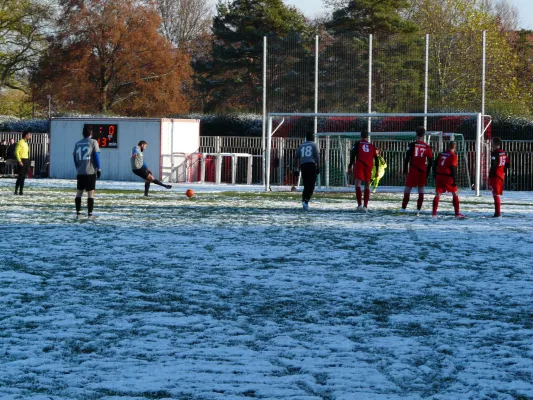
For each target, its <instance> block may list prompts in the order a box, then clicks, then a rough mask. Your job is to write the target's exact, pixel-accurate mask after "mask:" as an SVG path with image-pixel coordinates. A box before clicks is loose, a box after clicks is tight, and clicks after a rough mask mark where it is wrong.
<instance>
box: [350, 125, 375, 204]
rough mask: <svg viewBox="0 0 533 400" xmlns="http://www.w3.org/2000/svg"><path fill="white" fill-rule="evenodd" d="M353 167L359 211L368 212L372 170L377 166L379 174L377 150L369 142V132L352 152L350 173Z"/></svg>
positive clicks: (362, 135) (363, 134) (362, 136)
mask: <svg viewBox="0 0 533 400" xmlns="http://www.w3.org/2000/svg"><path fill="white" fill-rule="evenodd" d="M354 163H355V166H354V167H353V177H354V183H355V197H356V198H357V211H362V212H367V211H368V200H369V199H370V180H371V179H372V168H373V166H374V165H375V166H376V175H378V173H379V159H378V154H377V152H376V148H375V147H374V145H373V144H371V143H370V142H369V141H368V131H367V130H363V131H362V132H361V140H360V141H358V142H356V143H355V144H354V146H353V147H352V150H351V151H350V164H349V165H348V173H349V172H350V170H351V169H352V166H353V165H354ZM361 182H363V184H364V185H365V193H364V202H363V201H362V200H363V199H362V197H363V195H362V193H361Z"/></svg>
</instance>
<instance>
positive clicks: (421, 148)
mask: <svg viewBox="0 0 533 400" xmlns="http://www.w3.org/2000/svg"><path fill="white" fill-rule="evenodd" d="M425 134H426V130H425V129H424V127H423V126H419V127H418V128H416V141H415V142H411V143H409V147H408V148H407V153H406V155H405V159H404V162H403V171H404V174H405V175H407V178H406V179H405V189H404V191H403V201H402V210H401V211H402V212H405V209H406V208H407V204H408V203H409V198H410V196H411V190H412V189H413V188H414V187H417V188H418V201H417V203H416V209H417V215H419V214H420V210H421V209H422V204H423V203H424V187H425V186H426V183H427V177H428V175H429V173H430V171H431V166H432V164H433V152H432V151H431V147H429V145H428V144H426V143H425V142H424V136H425Z"/></svg>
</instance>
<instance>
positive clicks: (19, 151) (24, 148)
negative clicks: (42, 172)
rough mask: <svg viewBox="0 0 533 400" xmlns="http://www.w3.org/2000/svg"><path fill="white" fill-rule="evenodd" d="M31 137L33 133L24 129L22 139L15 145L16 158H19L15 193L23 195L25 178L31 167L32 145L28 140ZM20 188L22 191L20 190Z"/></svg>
mask: <svg viewBox="0 0 533 400" xmlns="http://www.w3.org/2000/svg"><path fill="white" fill-rule="evenodd" d="M30 139H31V133H30V132H28V131H24V132H23V133H22V139H20V140H19V141H18V142H17V146H16V147H15V158H16V160H17V163H18V165H17V167H18V169H17V174H18V178H17V183H15V194H19V195H21V196H22V194H23V193H22V192H23V190H24V180H25V179H26V175H27V174H28V171H29V169H30V146H28V141H29V140H30ZM19 189H20V191H19Z"/></svg>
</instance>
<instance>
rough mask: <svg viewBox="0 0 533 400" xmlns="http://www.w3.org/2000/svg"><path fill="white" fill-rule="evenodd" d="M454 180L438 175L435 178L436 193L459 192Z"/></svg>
mask: <svg viewBox="0 0 533 400" xmlns="http://www.w3.org/2000/svg"><path fill="white" fill-rule="evenodd" d="M452 184H453V179H452V177H451V176H446V175H437V177H436V178H435V191H436V192H437V193H446V192H449V193H454V192H457V186H453V185H452Z"/></svg>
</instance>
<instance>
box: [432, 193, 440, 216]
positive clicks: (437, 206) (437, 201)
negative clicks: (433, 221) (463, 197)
mask: <svg viewBox="0 0 533 400" xmlns="http://www.w3.org/2000/svg"><path fill="white" fill-rule="evenodd" d="M437 208H439V197H438V196H435V198H434V199H433V215H437Z"/></svg>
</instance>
